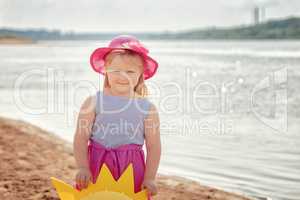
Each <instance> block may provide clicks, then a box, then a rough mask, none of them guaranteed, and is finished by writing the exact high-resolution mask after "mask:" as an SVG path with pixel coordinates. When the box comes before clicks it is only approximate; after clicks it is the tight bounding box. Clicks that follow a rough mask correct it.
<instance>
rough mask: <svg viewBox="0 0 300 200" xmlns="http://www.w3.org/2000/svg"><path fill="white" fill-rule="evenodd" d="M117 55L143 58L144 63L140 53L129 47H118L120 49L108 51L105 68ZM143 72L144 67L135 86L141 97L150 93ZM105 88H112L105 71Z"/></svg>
mask: <svg viewBox="0 0 300 200" xmlns="http://www.w3.org/2000/svg"><path fill="white" fill-rule="evenodd" d="M116 56H129V57H131V58H138V59H141V60H142V62H143V64H144V60H143V58H142V57H141V56H140V55H139V54H138V53H136V52H134V51H131V50H128V49H118V50H113V51H111V52H110V53H108V54H107V55H106V56H105V59H104V60H105V65H104V66H105V68H106V67H107V65H109V64H110V63H111V62H112V60H113V59H114V58H115V57H116ZM143 72H144V68H143V69H142V73H141V75H140V77H139V80H138V83H137V84H136V86H135V87H134V92H136V93H137V94H138V95H139V96H141V97H146V96H147V95H148V88H147V86H146V84H145V80H144V76H143ZM104 88H110V85H109V82H108V77H107V74H106V73H105V78H104Z"/></svg>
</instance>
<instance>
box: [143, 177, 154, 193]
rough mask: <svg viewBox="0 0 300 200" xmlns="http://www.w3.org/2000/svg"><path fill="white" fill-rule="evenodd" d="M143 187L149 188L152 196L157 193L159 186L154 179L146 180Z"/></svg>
mask: <svg viewBox="0 0 300 200" xmlns="http://www.w3.org/2000/svg"><path fill="white" fill-rule="evenodd" d="M142 189H147V191H148V193H149V194H150V195H151V196H154V195H156V194H157V187H156V184H155V181H154V180H144V182H143V183H142Z"/></svg>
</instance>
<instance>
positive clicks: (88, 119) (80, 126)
mask: <svg viewBox="0 0 300 200" xmlns="http://www.w3.org/2000/svg"><path fill="white" fill-rule="evenodd" d="M95 105H96V100H95V96H92V97H88V98H87V99H86V100H85V101H84V103H83V104H82V106H81V108H80V112H79V114H78V120H77V128H76V132H75V136H74V142H73V151H74V157H75V160H76V163H77V167H78V168H79V169H82V168H84V169H89V163H88V155H87V154H88V152H87V147H88V141H89V138H90V135H91V129H92V126H93V122H94V120H95Z"/></svg>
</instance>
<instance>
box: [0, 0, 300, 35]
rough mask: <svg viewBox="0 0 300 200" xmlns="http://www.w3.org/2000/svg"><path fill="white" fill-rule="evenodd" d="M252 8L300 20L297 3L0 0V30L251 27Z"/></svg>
mask: <svg viewBox="0 0 300 200" xmlns="http://www.w3.org/2000/svg"><path fill="white" fill-rule="evenodd" d="M256 5H257V6H260V7H265V8H266V19H273V18H284V17H288V16H292V15H293V16H299V17H300V0H0V27H11V28H47V29H50V30H51V29H58V30H61V31H66V32H67V31H75V32H111V31H134V32H161V31H180V30H189V29H194V28H206V27H214V26H217V27H219V26H221V27H228V26H234V25H241V24H250V23H252V22H253V8H254V6H256Z"/></svg>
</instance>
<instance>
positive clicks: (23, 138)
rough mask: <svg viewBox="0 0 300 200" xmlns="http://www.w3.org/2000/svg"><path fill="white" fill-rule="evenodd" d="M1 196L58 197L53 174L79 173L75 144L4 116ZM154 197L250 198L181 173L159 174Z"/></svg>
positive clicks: (36, 199) (67, 178)
mask: <svg viewBox="0 0 300 200" xmlns="http://www.w3.org/2000/svg"><path fill="white" fill-rule="evenodd" d="M0 156H1V165H0V199H10V200H19V199H23V200H27V199H28V200H39V199H42V200H58V197H57V195H56V192H55V190H54V189H53V187H52V185H51V182H50V177H51V176H54V177H57V178H60V179H62V180H64V181H66V182H68V183H70V184H72V183H73V180H74V177H75V170H76V168H75V161H74V158H73V155H72V149H71V144H70V143H68V142H66V141H64V140H62V139H60V138H58V137H56V136H54V135H53V134H50V133H48V132H47V131H45V130H42V129H40V128H39V127H36V126H34V125H31V124H29V123H26V122H23V121H16V120H11V119H7V118H2V117H1V118H0ZM157 184H158V187H159V194H158V195H156V196H155V197H154V200H158V199H163V200H175V199H180V200H206V199H210V200H221V199H222V200H249V199H248V198H246V197H243V196H240V195H237V194H232V193H228V192H224V191H221V190H218V189H214V188H210V187H207V186H203V185H200V184H198V183H197V182H194V181H190V180H187V179H184V178H180V177H173V176H172V177H171V176H165V175H161V174H159V175H158V178H157Z"/></svg>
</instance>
